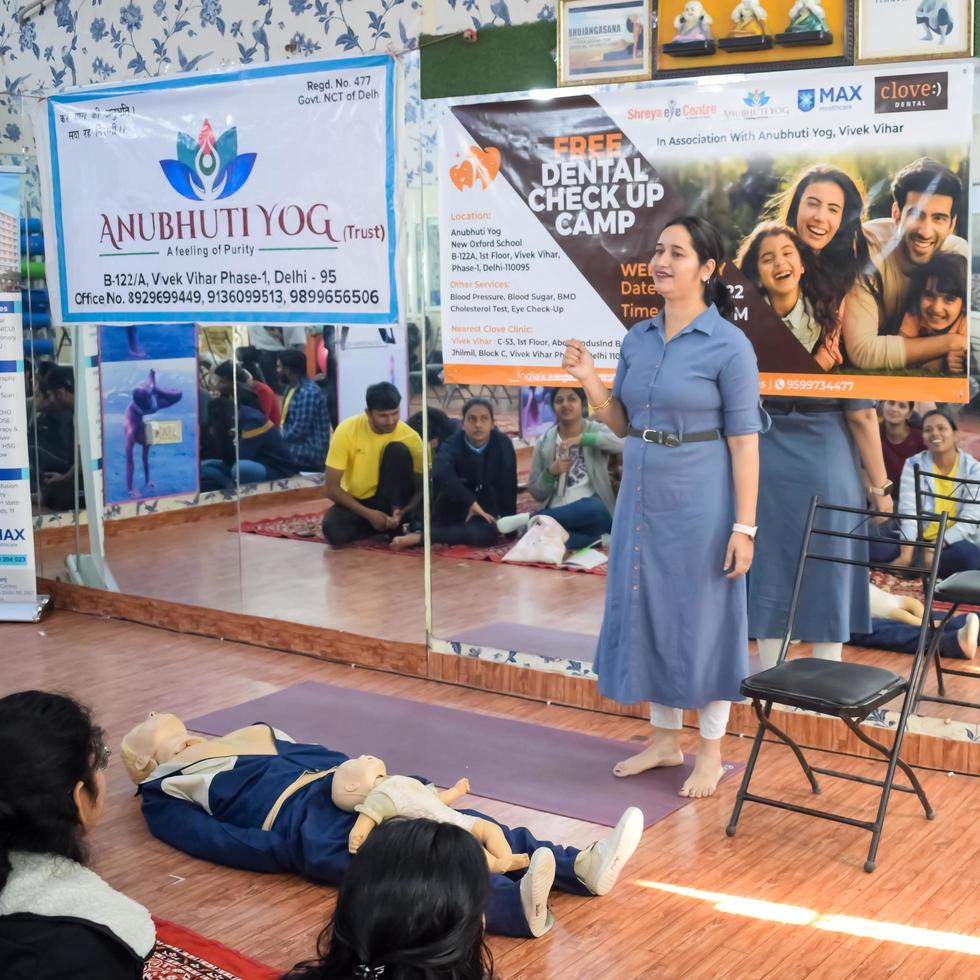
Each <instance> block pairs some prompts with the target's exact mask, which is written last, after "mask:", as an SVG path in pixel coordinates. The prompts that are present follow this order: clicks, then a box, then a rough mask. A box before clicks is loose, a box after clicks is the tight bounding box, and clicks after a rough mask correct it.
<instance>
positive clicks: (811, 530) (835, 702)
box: [726, 497, 946, 872]
mask: <svg viewBox="0 0 980 980" xmlns="http://www.w3.org/2000/svg"><path fill="white" fill-rule="evenodd" d="M830 513H837V514H853V515H854V519H855V521H856V527H857V528H864V527H866V526H867V522H868V521H869V520H870V519H871V518H873V517H891V516H893V515H891V514H885V513H884V512H881V511H871V510H858V509H856V508H853V507H836V506H832V505H830V504H822V503H820V499H819V497H814V498H813V500H812V501H811V502H810V512H809V515H808V516H807V521H806V532H805V534H804V536H803V547H802V549H801V552H800V560H799V563H798V565H797V568H796V580H795V582H794V585H793V594H792V599H791V600H790V606H789V616H788V618H787V625H786V632H785V634H784V636H783V642H782V646H781V648H780V651H779V659H778V660H777V662H776V666H775V667H771V668H770V669H769V670H764V671H762V672H761V673H758V674H754V675H753V676H751V677H747V678H746V679H745V680H744V681H742V694H744V695H745V696H746V697H748V698H751V700H752V707H753V708H754V709H755V713H756V715H757V717H758V719H759V730H758V732H756V736H755V741H754V742H753V743H752V751H751V753H750V754H749V761H748V763H747V764H746V766H745V774H744V776H743V777H742V785H741V786H740V787H739V790H738V795H737V796H736V798H735V808H734V809H733V810H732V816H731V819H730V820H729V822H728V827H727V829H726V833H727V834H728V836H729V837H734V836H735V828H736V827H737V825H738V819H739V816H740V815H741V813H742V806H743V804H744V803H746V802H749V803H761V804H763V805H765V806H774V807H778V808H779V809H781V810H791V811H793V812H794V813H803V814H806V815H807V816H811V817H822V818H824V819H825V820H833V821H835V822H836V823H843V824H847V825H848V826H851V827H860V828H862V829H864V830H867V831H870V833H871V848H870V850H869V851H868V860H867V861H866V862H865V865H864V870H865V871H868V872H871V871H874V869H875V856H876V854H877V852H878V843H879V840H880V838H881V829H882V826H883V825H884V822H885V813H886V811H887V808H888V799H889V796H890V795H891V791H892V789H895V790H898V791H900V792H903V793H915V795H916V796H917V797H918V798H919V802H920V803H921V804H922V809H923V810H925V814H926V817H927V818H928V819H929V820H932V819H933V817H934V816H935V813H934V811H933V809H932V807H931V806H930V804H929V800H928V799H927V798H926V794H925V792H924V791H923V789H922V786H921V784H920V783H919V780H918V779H917V778H916V775H915V773H914V772H913V771H912V769H911V768H910V767H909V765H908V764H907V763H906V762H905V761H904V760H903V759H902V758H901V749H902V739H903V738H904V735H905V725H906V723H907V721H908V716H909V712H910V711H911V708H912V700H913V692H914V691H915V689H916V682H917V681H918V677H919V673H920V672H921V669H922V664H923V659H924V654H925V648H926V637H927V633H928V630H929V622H930V615H931V611H932V595H933V591H934V589H935V586H936V573H937V569H938V567H939V551H940V549H941V548H942V542H943V535H944V534H945V533H946V516H945V515H942V517H941V518H940V519H939V530H938V534H937V535H936V540H935V541H923V540H918V539H917V540H916V541H914V542H907V543H909V544H915V545H916V546H917V550H916V556H919V555H923V554H927V553H928V554H931V561H930V562H929V563H928V565H925V564H923V565H922V567H921V569H920V568H915V567H913V571H921V572H922V573H923V574H924V575H925V576H926V580H927V582H928V584H927V587H926V594H925V605H926V610H925V613H926V614H925V616H923V619H922V626H921V627H920V629H919V643H918V646H917V647H916V652H915V656H914V657H913V658H912V667H911V669H910V671H909V675H908V677H902V676H900V675H899V674H895V673H893V672H892V671H890V670H884V669H883V668H881V667H868V666H865V665H864V664H856V663H845V662H843V661H835V660H817V659H815V658H812V657H804V658H802V659H798V660H787V659H786V651H787V650H788V648H789V644H790V640H791V638H792V636H793V627H794V626H795V623H796V613H797V609H798V607H799V602H800V587H801V585H802V582H803V573H804V570H805V569H806V567H807V563H808V562H813V561H829V562H835V563H838V564H843V565H860V566H863V567H865V568H868V569H871V568H882V569H889V570H898V568H899V566H896V565H892V564H891V563H888V562H874V561H871V560H870V559H868V560H865V561H862V560H859V559H856V558H847V557H844V556H842V555H833V554H828V553H827V552H826V551H823V550H821V547H820V546H821V545H823V546H824V547H827V546H828V545H829V546H833V540H834V539H837V540H840V539H849V540H852V541H867V542H869V543H870V542H874V541H879V540H880V538H878V537H877V536H875V535H871V534H865V533H860V531H859V530H854V531H835V530H829V529H827V530H824V529H821V528H819V527H815V526H814V521H815V518H816V517H817V515H825V514H830ZM897 516H899V517H901V516H905V517H909V516H911V515H897ZM920 548H921V549H922V550H919V549H920ZM896 698H901V699H902V709H901V712H900V714H899V719H898V724H897V726H896V728H895V740H894V742H893V744H892V746H891V748H889V747H888V746H886V745H883V744H882V743H881V742H879V741H877V740H876V739H873V738H871V736H870V735H868V734H867V732H865V731H863V730H862V729H861V722H863V721H864V720H865V719H866V718H867V717H868V716H869V715H870V714H871V713H872V712H873V711H875V710H876V709H878V708H880V707H882V706H883V705H885V704H888V703H889V702H891V701H894V700H895V699H896ZM774 704H782V705H787V706H789V707H793V708H801V709H804V710H808V711H817V712H820V713H821V714H824V715H831V716H832V717H835V718H839V719H840V720H841V721H842V722H843V723H844V724H845V725H846V726H847V728H848V729H849V730H850V731H851V732H853V734H854V735H855V736H856V737H857V738H858V739H860V741H862V742H863V743H864V744H865V745H868V746H870V747H871V748H873V749H874V750H875V751H876V752H880V753H881V755H882V756H883V758H884V761H886V762H887V763H888V767H887V771H886V773H885V778H884V779H870V778H868V777H867V776H858V775H854V774H853V773H848V772H840V771H838V770H836V769H824V768H821V767H819V766H811V765H810V764H809V763H808V762H807V761H806V759H805V758H804V756H803V752H802V750H801V748H800V746H799V745H798V744H797V742H796V741H795V740H794V739H793V738H791V737H790V736H789V735H788V734H787V733H786V732H784V731H782V729H780V728H779V727H777V726H776V725H775V724H774V723H773V721H772V717H771V715H772V707H773V705H774ZM767 732H768V733H769V734H771V735H774V736H775V737H776V738H778V739H779V740H780V741H782V742H785V743H786V744H787V745H788V746H789V747H790V748H791V749H792V750H793V754H794V755H795V756H796V759H797V761H798V762H799V764H800V766H801V767H802V768H803V772H804V774H805V775H806V778H807V779H808V780H809V781H810V787H811V789H812V790H813V792H814V794H818V793H819V792H820V784H819V783H818V782H817V779H816V776H815V775H814V773H822V774H823V775H825V776H835V777H838V778H840V779H848V780H851V781H853V782H858V783H864V784H866V785H869V786H878V787H880V789H881V797H880V800H879V802H878V811H877V814H876V816H875V819H874V820H858V819H856V818H854V817H849V816H845V815H843V814H839V813H835V812H832V811H828V810H818V809H815V808H812V807H806V806H799V805H797V804H795V803H789V802H787V801H785V800H776V799H771V798H770V797H767V796H759V795H757V794H755V793H751V792H749V785H750V783H751V782H752V774H753V773H754V772H755V764H756V762H757V760H758V758H759V750H760V749H761V748H762V742H763V739H764V738H765V735H766V733H767ZM896 767H897V768H900V769H901V770H902V772H903V773H904V774H905V776H906V778H907V779H908V781H909V783H910V786H902V785H893V781H894V778H895V769H896Z"/></svg>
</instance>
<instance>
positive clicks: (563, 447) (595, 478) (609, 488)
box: [497, 388, 623, 551]
mask: <svg viewBox="0 0 980 980" xmlns="http://www.w3.org/2000/svg"><path fill="white" fill-rule="evenodd" d="M550 398H551V408H552V410H553V411H554V413H555V418H556V419H557V420H558V421H557V423H556V424H555V425H553V426H552V427H551V428H550V429H548V430H547V431H546V432H545V433H544V435H543V436H542V437H541V438H540V439H539V440H538V443H537V445H536V446H535V447H534V458H533V459H532V461H531V476H530V480H529V481H528V486H527V488H528V490H529V491H530V492H531V495H532V496H533V497H534V498H535V500H539V501H541V502H542V503H543V504H544V508H543V509H542V510H540V511H538V513H539V514H545V515H547V516H549V517H553V518H554V519H555V520H556V521H558V523H559V524H561V526H562V527H563V528H564V529H565V530H566V531H568V549H569V551H581V550H582V549H583V548H588V547H589V546H590V545H594V544H598V543H600V541H601V540H602V537H603V535H606V534H609V532H610V531H611V530H612V512H613V509H614V508H615V506H616V492H615V490H614V489H613V485H612V479H611V478H610V475H609V467H610V463H611V462H612V458H613V457H614V456H618V455H621V454H622V452H623V440H622V439H620V438H619V437H618V436H615V435H613V433H612V431H611V430H610V429H609V428H608V427H607V426H605V425H603V424H602V423H601V422H596V421H593V420H592V419H587V418H586V417H585V413H586V409H587V402H586V398H585V392H584V391H582V390H581V389H580V388H552V389H551V392H550ZM530 518H531V515H530V514H515V515H514V516H513V517H505V518H502V519H501V520H499V521H498V522H497V529H498V530H499V531H500V532H501V533H504V534H506V533H509V532H511V531H516V530H520V529H521V528H524V527H526V526H527V523H528V521H529V520H530Z"/></svg>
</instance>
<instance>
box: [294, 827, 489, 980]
mask: <svg viewBox="0 0 980 980" xmlns="http://www.w3.org/2000/svg"><path fill="white" fill-rule="evenodd" d="M489 888H490V880H489V875H488V872H487V862H486V858H485V856H484V853H483V849H482V848H481V847H480V845H479V843H477V840H476V838H475V837H473V835H472V834H469V833H467V831H465V830H463V829H462V828H460V827H456V826H454V825H452V824H446V823H437V822H435V821H433V820H403V819H394V820H387V821H385V822H384V823H382V824H381V825H380V826H379V827H378V828H377V829H376V830H374V831H372V833H371V834H370V836H369V837H368V838H367V840H366V841H365V842H364V844H363V846H362V847H361V849H360V850H359V851H358V853H357V856H356V857H355V858H354V860H353V861H352V862H351V866H350V869H349V870H348V871H347V874H346V876H345V878H344V881H343V884H342V885H341V886H340V892H339V894H338V896H337V907H336V909H335V910H334V915H333V920H332V922H330V923H328V925H327V927H326V928H325V929H324V930H323V932H322V933H321V934H320V938H319V940H318V944H317V952H318V954H319V956H318V959H316V960H311V961H308V962H306V963H300V964H298V965H297V966H296V967H294V968H293V970H292V972H291V973H289V974H288V975H287V980H327V978H338V980H339V978H341V977H342V978H344V980H349V978H357V980H360V978H365V980H423V978H425V980H489V978H491V977H492V976H493V959H492V957H491V955H490V951H489V950H488V949H487V948H486V946H485V945H484V942H483V919H484V912H485V909H486V905H487V900H488V897H489Z"/></svg>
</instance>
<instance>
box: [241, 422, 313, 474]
mask: <svg viewBox="0 0 980 980" xmlns="http://www.w3.org/2000/svg"><path fill="white" fill-rule="evenodd" d="M238 452H239V454H240V455H241V458H242V459H250V460H253V461H254V462H256V463H261V464H262V465H263V466H264V467H265V468H266V469H267V470H268V471H269V479H270V480H281V479H283V478H285V477H287V476H295V475H296V473H298V472H299V467H297V465H296V464H295V463H294V462H293V457H292V455H291V454H290V452H289V447H288V446H287V445H286V440H285V439H283V437H282V429H280V428H279V426H278V425H275V424H274V423H273V422H271V421H269V419H267V418H266V416H265V414H264V413H263V412H262V410H261V409H259V408H253V407H252V406H250V405H243V404H239V406H238Z"/></svg>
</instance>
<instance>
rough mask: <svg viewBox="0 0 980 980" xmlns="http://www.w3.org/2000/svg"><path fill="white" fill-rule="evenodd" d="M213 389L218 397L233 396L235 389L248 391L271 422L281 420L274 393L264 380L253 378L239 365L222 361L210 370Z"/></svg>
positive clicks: (277, 423)
mask: <svg viewBox="0 0 980 980" xmlns="http://www.w3.org/2000/svg"><path fill="white" fill-rule="evenodd" d="M212 378H213V380H214V389H215V391H217V392H218V397H219V398H231V399H234V397H235V390H236V388H237V390H238V391H250V392H252V394H254V395H255V397H256V398H257V399H258V403H259V408H260V409H261V410H262V414H263V415H264V416H265V417H266V418H267V419H268V420H269V421H270V422H271V423H272V424H273V425H279V424H280V423H281V422H282V407H281V406H280V404H279V399H278V398H277V397H276V393H275V392H274V391H273V390H272V389H271V388H270V387H269V386H268V385H267V384H266V383H265V382H264V381H259V380H258V378H254V377H253V376H252V375H251V374H249V372H248V371H246V370H245V368H243V367H242V366H241V365H236V364H234V363H233V362H231V361H222V362H221V363H220V364H219V365H218V366H217V367H216V368H215V369H214V371H213V372H212Z"/></svg>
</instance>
